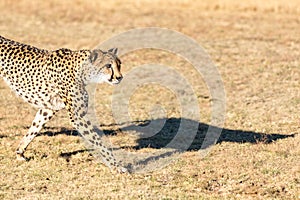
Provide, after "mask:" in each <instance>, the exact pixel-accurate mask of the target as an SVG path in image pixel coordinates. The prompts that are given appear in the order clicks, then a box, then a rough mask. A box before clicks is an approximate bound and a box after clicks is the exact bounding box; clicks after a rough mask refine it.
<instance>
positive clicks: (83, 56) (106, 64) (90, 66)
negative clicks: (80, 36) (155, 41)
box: [0, 36, 125, 172]
mask: <svg viewBox="0 0 300 200" xmlns="http://www.w3.org/2000/svg"><path fill="white" fill-rule="evenodd" d="M116 51H117V50H116V49H111V50H109V51H107V52H103V51H101V50H98V49H97V50H92V51H91V50H79V51H72V50H69V49H58V50H55V51H48V50H43V49H39V48H36V47H33V46H30V45H26V44H22V43H19V42H15V41H12V40H9V39H6V38H4V37H1V36H0V77H2V78H3V79H4V80H5V82H6V83H7V84H8V85H9V86H10V88H11V89H12V90H14V91H15V92H16V94H17V95H19V96H20V97H21V98H23V99H24V100H25V101H26V102H28V103H29V104H31V105H33V106H35V107H37V108H38V109H39V110H38V112H37V114H36V116H35V118H34V120H33V122H32V125H31V127H30V128H29V130H28V132H27V134H26V135H25V136H24V137H23V139H22V140H21V142H20V144H19V146H18V149H17V158H18V159H19V160H26V157H25V156H24V152H25V150H26V148H27V146H28V145H29V144H30V142H31V141H32V140H33V139H34V137H35V136H36V135H37V134H39V132H40V130H41V129H42V127H43V125H44V124H45V123H47V122H48V121H49V120H50V119H51V117H52V116H53V115H54V114H55V112H57V111H59V110H61V109H63V108H66V109H67V111H68V114H69V117H70V121H71V124H72V125H73V126H74V127H75V128H76V129H77V130H78V131H79V133H80V134H81V135H82V136H83V137H84V138H85V139H86V140H87V141H88V142H89V143H90V145H92V146H94V147H96V148H98V149H100V154H101V156H102V159H103V161H104V163H105V164H106V165H107V166H109V167H111V168H116V169H117V170H119V171H120V172H124V171H125V169H124V168H122V167H121V166H119V164H118V163H117V161H116V159H115V158H114V156H113V154H112V152H111V151H110V150H109V149H108V148H107V147H105V146H104V144H103V143H102V142H101V137H100V136H99V135H98V134H97V133H96V132H95V130H94V128H93V126H92V124H91V122H90V120H89V119H88V118H87V115H86V111H87V107H88V94H87V92H86V89H85V87H86V85H87V84H89V83H91V82H95V83H102V82H107V83H109V84H118V83H119V82H120V81H121V79H122V74H121V72H120V70H121V69H120V68H121V62H120V60H119V58H118V57H117V55H116Z"/></svg>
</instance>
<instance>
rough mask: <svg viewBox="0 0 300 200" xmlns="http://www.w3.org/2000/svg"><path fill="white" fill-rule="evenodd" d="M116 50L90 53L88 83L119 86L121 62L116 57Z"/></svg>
mask: <svg viewBox="0 0 300 200" xmlns="http://www.w3.org/2000/svg"><path fill="white" fill-rule="evenodd" d="M117 52H118V49H117V48H113V49H110V50H108V51H107V52H103V51H101V50H100V49H95V50H93V51H92V52H91V54H90V57H89V62H90V64H91V68H90V69H91V70H90V82H96V83H102V82H106V83H109V84H111V85H115V84H119V83H120V82H121V80H122V78H123V76H122V74H121V61H120V59H119V58H118V57H117Z"/></svg>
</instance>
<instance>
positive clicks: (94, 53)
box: [89, 50, 99, 63]
mask: <svg viewBox="0 0 300 200" xmlns="http://www.w3.org/2000/svg"><path fill="white" fill-rule="evenodd" d="M98 55H99V52H98V51H97V50H93V51H92V52H91V55H90V57H89V59H90V61H91V62H92V63H93V62H95V61H96V59H97V58H98Z"/></svg>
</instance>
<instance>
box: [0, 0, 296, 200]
mask: <svg viewBox="0 0 300 200" xmlns="http://www.w3.org/2000/svg"><path fill="white" fill-rule="evenodd" d="M0 9H1V19H0V30H1V35H2V36H5V37H8V38H12V39H15V40H18V41H21V42H25V43H30V44H33V45H35V46H38V47H41V48H47V49H56V48H60V47H67V48H72V49H80V48H93V47H94V46H96V45H97V44H98V43H99V42H101V41H104V40H106V39H108V38H110V37H111V36H113V35H115V34H118V33H121V32H123V31H125V30H129V29H132V28H137V27H152V26H155V27H164V28H169V29H174V30H177V31H180V32H182V33H184V34H186V35H188V36H190V37H192V38H194V39H195V40H196V41H197V42H198V43H199V44H201V45H202V46H204V47H205V48H206V50H207V51H208V52H209V53H210V55H211V56H212V58H213V60H214V61H215V63H216V65H217V66H218V69H219V71H220V73H221V75H222V78H223V82H224V86H225V89H226V95H227V102H226V107H227V113H226V123H225V129H224V132H223V134H222V135H221V138H220V141H219V143H218V144H217V145H216V146H214V148H212V150H211V152H210V154H209V155H208V156H207V157H205V158H203V159H200V158H199V155H198V153H197V152H196V151H193V150H190V151H187V152H185V153H184V154H183V156H182V157H181V159H179V160H177V161H176V162H174V163H172V164H171V165H169V166H168V167H166V168H164V169H161V170H159V171H156V172H153V173H147V174H133V175H130V176H129V175H118V174H112V173H111V172H110V171H109V170H108V169H107V168H106V167H104V166H103V165H100V164H98V163H97V162H96V161H95V160H94V158H93V157H92V156H91V155H90V154H89V153H88V152H87V151H84V149H85V147H84V145H83V144H82V142H81V141H80V140H79V138H78V137H76V136H74V135H73V134H72V132H70V130H72V129H71V127H70V125H69V123H68V119H67V115H66V113H65V112H64V111H63V112H60V113H59V114H58V116H57V117H56V118H54V119H53V121H51V122H50V123H49V124H48V125H47V127H48V128H46V130H45V131H46V133H47V134H43V135H42V136H39V137H37V138H36V140H35V141H34V142H33V143H32V144H31V145H30V147H29V149H28V152H27V155H28V156H30V157H32V158H33V159H31V160H30V161H29V162H26V163H19V162H16V160H15V154H14V151H15V149H16V147H17V144H18V141H19V140H20V139H21V137H22V135H23V134H25V132H26V130H27V128H28V126H29V124H30V123H31V120H32V118H33V116H34V114H35V110H34V109H33V108H31V107H30V106H29V105H27V104H25V103H23V102H22V101H21V100H20V99H18V98H16V97H15V95H14V94H13V93H12V92H10V90H9V88H8V87H7V86H6V85H5V84H4V82H3V81H2V80H1V81H0V94H1V95H0V105H1V106H0V143H1V145H0V169H1V181H0V198H1V199H300V192H299V191H300V169H299V164H300V148H299V143H300V136H299V130H300V114H299V110H300V89H299V85H300V63H299V58H300V38H299V35H300V29H299V27H300V17H299V16H300V15H299V13H300V4H299V1H297V0H292V1H289V2H287V1H283V0H279V1H271V0H269V1H264V2H263V3H261V1H251V2H250V1H244V2H242V3H238V2H237V1H233V0H226V1H217V0H215V1H210V2H209V3H208V2H202V3H195V2H193V1H189V0H186V1H163V2H161V1H126V3H125V2H124V1H109V2H106V1H105V2H104V1H80V0H76V1H71V0H68V1H59V0H54V1H36V0H33V1H32V0H31V1H29V0H22V1H0ZM122 61H123V63H124V64H123V66H124V74H125V75H126V73H127V72H128V71H129V70H131V69H133V68H134V67H135V66H138V65H140V64H144V63H154V62H155V63H161V64H166V65H169V66H172V67H174V68H175V69H176V70H180V72H181V74H183V75H184V76H186V77H187V78H188V79H189V80H190V82H191V85H192V86H193V89H194V90H195V93H196V95H197V97H198V100H199V105H200V106H201V122H202V123H203V124H202V125H203V128H205V124H209V123H210V120H209V117H210V109H209V105H210V97H209V92H208V90H207V88H206V86H205V84H204V83H203V81H202V79H201V77H199V75H197V74H196V73H195V72H194V71H193V70H192V68H191V66H190V65H189V64H187V63H186V62H185V61H184V60H182V59H181V58H178V57H176V56H174V55H171V54H168V53H165V52H161V51H157V50H147V51H146V50H143V51H137V52H134V53H131V54H128V55H125V56H123V57H122ZM125 78H126V76H125ZM112 89H113V88H112V87H110V86H99V88H98V93H97V95H99V98H101V101H99V102H98V105H97V109H98V110H99V111H100V110H101V115H99V119H100V120H101V123H103V124H105V125H107V126H103V127H104V128H105V129H110V130H117V127H116V126H109V125H110V124H112V123H114V119H113V117H112V114H111V110H110V100H111V99H110V95H111V93H112ZM158 92H159V93H160V94H161V95H160V96H159V97H156V96H155V94H157V93H158ZM154 97H155V98H154ZM131 101H132V102H134V103H132V104H131V107H130V110H131V111H132V118H133V119H132V120H146V119H148V118H149V115H148V110H149V109H150V108H151V105H153V104H155V103H159V102H163V104H162V105H163V106H164V107H165V109H166V110H167V113H168V117H170V118H171V117H173V118H176V117H180V116H179V111H178V102H177V101H176V99H175V97H174V96H172V94H171V93H170V91H168V90H166V89H165V88H162V87H153V88H150V89H149V88H147V87H146V88H145V87H143V88H140V89H139V90H138V91H136V93H135V95H134V97H132V99H131ZM289 136H293V137H289ZM111 138H112V139H113V140H114V141H119V140H126V134H124V135H122V134H119V135H116V136H111ZM141 144H142V143H139V141H128V143H127V144H126V145H127V146H134V145H141ZM193 147H194V148H196V149H197V144H194V146H193ZM147 150H149V151H150V150H151V148H147V147H143V148H142V149H141V150H134V149H133V151H136V152H139V151H147Z"/></svg>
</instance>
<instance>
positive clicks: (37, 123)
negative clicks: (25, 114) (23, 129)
mask: <svg viewBox="0 0 300 200" xmlns="http://www.w3.org/2000/svg"><path fill="white" fill-rule="evenodd" d="M54 114H55V111H53V110H50V109H40V110H39V111H38V112H37V113H36V115H35V118H34V120H33V121H32V124H31V127H30V128H29V130H28V132H27V134H26V135H25V136H24V137H23V138H22V140H21V142H20V144H19V147H18V149H17V159H18V160H27V159H26V158H25V156H24V153H25V150H26V148H27V147H28V145H29V144H30V142H31V141H32V140H33V139H34V138H35V136H37V135H38V134H39V132H40V131H41V129H42V128H43V126H44V124H45V123H47V122H48V121H49V120H50V119H51V118H52V116H53V115H54Z"/></svg>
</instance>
